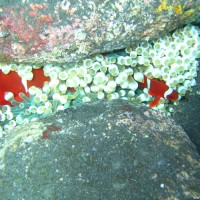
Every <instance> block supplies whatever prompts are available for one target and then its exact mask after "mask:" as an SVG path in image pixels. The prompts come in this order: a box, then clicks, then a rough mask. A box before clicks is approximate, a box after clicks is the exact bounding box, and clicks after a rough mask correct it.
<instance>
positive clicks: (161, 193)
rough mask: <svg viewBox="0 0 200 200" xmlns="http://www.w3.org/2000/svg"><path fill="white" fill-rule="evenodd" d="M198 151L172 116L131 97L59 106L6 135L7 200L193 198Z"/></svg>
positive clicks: (1, 190)
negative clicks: (73, 106)
mask: <svg viewBox="0 0 200 200" xmlns="http://www.w3.org/2000/svg"><path fill="white" fill-rule="evenodd" d="M199 161H200V157H199V155H198V153H197V151H196V149H195V146H194V145H193V144H192V143H191V141H190V140H189V139H188V137H187V135H186V133H185V132H184V131H183V129H182V128H181V127H180V126H179V125H177V124H176V123H175V122H174V121H173V120H172V119H170V118H166V117H163V116H162V115H161V114H160V113H158V112H156V111H154V110H152V109H149V108H148V107H146V106H137V105H132V104H130V103H129V102H128V101H122V100H120V101H119V100H115V101H99V102H95V103H90V104H83V105H81V106H78V107H76V108H70V109H67V110H66V111H63V112H58V113H56V114H54V115H52V116H50V117H48V118H44V119H41V120H40V122H34V123H32V124H28V125H26V126H24V127H23V126H22V127H20V128H16V129H15V130H14V131H13V132H12V133H10V134H8V135H7V136H6V138H4V139H3V141H1V171H0V173H1V174H0V196H1V198H2V199H29V200H32V199H72V200H74V199H87V200H88V199H92V200H93V199H167V198H168V199H191V198H199V197H200V193H199V191H200V164H199V163H200V162H199Z"/></svg>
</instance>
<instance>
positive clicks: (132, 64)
mask: <svg viewBox="0 0 200 200" xmlns="http://www.w3.org/2000/svg"><path fill="white" fill-rule="evenodd" d="M199 34H200V30H199V29H198V28H197V27H196V26H192V25H188V26H186V27H184V28H182V29H178V30H176V31H175V32H174V33H173V34H172V35H169V34H165V35H163V36H161V37H160V38H158V39H155V40H153V41H151V42H141V43H137V44H135V45H133V46H130V47H127V48H126V49H125V50H123V51H118V52H114V53H109V54H106V55H102V54H98V55H95V56H93V57H91V58H87V59H84V60H82V61H80V62H79V63H76V64H74V66H71V67H70V68H69V66H67V65H63V66H53V65H50V64H47V65H45V66H43V71H44V75H45V76H47V77H50V81H49V82H46V83H45V84H44V86H43V88H36V87H33V86H32V87H30V88H29V90H28V91H29V94H30V97H27V96H26V95H24V94H23V93H21V94H20V97H21V98H22V99H23V102H17V101H15V100H14V99H12V98H11V100H12V101H11V102H12V104H13V106H9V105H4V106H1V107H0V124H1V127H2V130H3V129H4V130H6V131H10V130H12V129H13V128H14V127H15V126H17V125H21V124H23V123H28V122H30V121H33V120H36V119H38V118H40V117H43V116H47V115H49V114H51V113H53V112H55V111H58V110H64V109H67V108H69V107H70V106H77V105H78V104H80V103H82V102H90V101H94V100H98V99H119V98H120V99H126V100H130V101H132V102H137V103H141V102H143V103H146V104H148V103H149V102H151V101H152V100H153V97H152V96H151V95H149V94H148V88H142V89H141V88H140V89H139V87H138V83H139V82H143V81H144V75H145V76H146V77H147V78H148V79H150V80H151V79H157V80H161V81H164V82H165V84H166V85H168V86H169V88H172V89H173V90H176V91H177V92H178V94H179V96H180V97H181V96H184V95H185V93H186V92H187V91H188V90H190V89H191V87H192V86H194V85H195V84H196V82H195V77H196V76H197V70H198V62H197V61H196V58H199V57H200V53H199V50H200V38H199ZM40 67H41V66H27V65H15V64H10V65H6V64H1V65H0V70H2V72H3V73H4V74H8V75H9V71H10V70H11V71H16V72H17V73H18V74H19V76H20V77H22V79H26V80H31V79H32V78H33V74H32V73H31V72H32V69H33V68H36V69H37V68H40ZM179 99H180V98H179ZM179 99H178V100H179ZM168 103H169V101H168V100H167V99H165V98H161V99H160V102H159V104H158V105H157V106H155V107H154V109H157V110H160V111H162V112H163V113H165V114H166V115H168V114H169V113H170V112H172V111H173V108H172V107H171V105H172V104H170V105H169V104H168ZM175 103H176V102H175Z"/></svg>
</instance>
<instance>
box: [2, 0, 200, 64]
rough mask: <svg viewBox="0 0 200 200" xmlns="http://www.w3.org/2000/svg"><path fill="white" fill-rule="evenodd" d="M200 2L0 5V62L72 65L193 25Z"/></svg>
mask: <svg viewBox="0 0 200 200" xmlns="http://www.w3.org/2000/svg"><path fill="white" fill-rule="evenodd" d="M199 11H200V0H196V1H192V0H188V1H185V0H134V1H132V0H104V1H102V0H88V1H85V0H76V1H75V0H58V1H46V0H40V1H38V0H31V1H26V0H18V1H15V0H10V1H2V2H1V4H0V62H7V63H9V62H15V63H30V64H42V65H43V64H46V63H51V64H66V67H69V63H74V62H77V61H79V60H80V59H82V58H86V57H89V56H91V55H94V54H96V53H104V52H110V51H112V50H117V49H122V48H125V47H127V46H129V45H131V44H133V43H134V42H135V41H143V40H149V39H150V38H154V37H156V36H158V35H160V34H162V32H164V31H171V30H174V29H175V28H177V27H178V26H181V25H183V24H187V23H189V22H191V21H195V20H196V19H197V18H198V17H199V16H200V12H199Z"/></svg>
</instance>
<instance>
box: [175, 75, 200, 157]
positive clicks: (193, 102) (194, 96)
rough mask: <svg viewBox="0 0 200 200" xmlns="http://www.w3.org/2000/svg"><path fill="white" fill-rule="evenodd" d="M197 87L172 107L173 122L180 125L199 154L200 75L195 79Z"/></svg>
mask: <svg viewBox="0 0 200 200" xmlns="http://www.w3.org/2000/svg"><path fill="white" fill-rule="evenodd" d="M196 83H197V85H196V86H194V87H193V88H192V91H190V92H187V93H186V96H185V98H184V99H182V100H181V101H180V104H179V105H178V106H176V107H174V109H175V111H174V115H173V118H174V120H175V121H176V122H177V123H178V124H180V125H181V126H182V127H183V129H184V130H185V132H186V133H187V134H188V136H189V138H190V139H191V141H192V142H193V143H194V144H195V145H196V147H197V150H198V152H199V154H200V74H199V73H198V77H197V78H196Z"/></svg>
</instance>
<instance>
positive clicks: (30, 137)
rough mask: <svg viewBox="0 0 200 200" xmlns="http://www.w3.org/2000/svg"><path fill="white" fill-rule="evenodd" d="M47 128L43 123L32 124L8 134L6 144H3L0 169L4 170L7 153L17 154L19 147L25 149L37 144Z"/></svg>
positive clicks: (0, 153)
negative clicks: (31, 144)
mask: <svg viewBox="0 0 200 200" xmlns="http://www.w3.org/2000/svg"><path fill="white" fill-rule="evenodd" d="M45 130H46V126H45V125H44V124H43V123H42V122H32V123H30V124H24V125H22V126H20V127H16V128H15V129H14V130H13V131H12V132H11V133H8V134H6V136H5V137H6V138H4V144H1V146H2V148H1V151H0V168H4V167H5V165H4V161H5V157H6V153H7V151H12V152H15V151H16V150H17V149H18V148H19V147H25V145H26V144H28V143H35V142H36V141H37V140H38V139H40V138H42V136H43V132H44V131H45Z"/></svg>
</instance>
